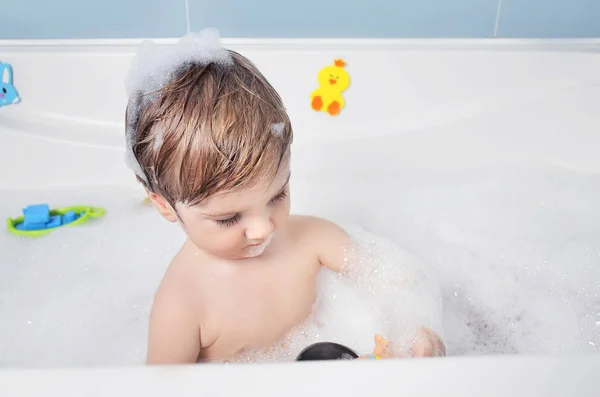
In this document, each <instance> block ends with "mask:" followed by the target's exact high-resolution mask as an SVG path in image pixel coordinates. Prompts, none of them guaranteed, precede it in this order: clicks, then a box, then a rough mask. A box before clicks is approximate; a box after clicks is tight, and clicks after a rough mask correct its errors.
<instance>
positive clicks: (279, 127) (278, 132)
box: [271, 122, 285, 137]
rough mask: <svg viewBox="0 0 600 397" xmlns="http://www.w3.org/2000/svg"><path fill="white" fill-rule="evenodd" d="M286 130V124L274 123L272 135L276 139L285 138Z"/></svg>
mask: <svg viewBox="0 0 600 397" xmlns="http://www.w3.org/2000/svg"><path fill="white" fill-rule="evenodd" d="M284 128H285V124H284V123H283V122H279V123H273V124H271V133H272V134H273V135H275V136H276V137H281V136H283V130H284Z"/></svg>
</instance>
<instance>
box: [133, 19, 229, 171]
mask: <svg viewBox="0 0 600 397" xmlns="http://www.w3.org/2000/svg"><path fill="white" fill-rule="evenodd" d="M211 63H214V64H218V65H222V66H225V67H227V66H231V65H233V58H232V57H231V54H230V53H229V51H228V50H227V49H226V48H224V47H223V45H222V43H221V41H220V39H219V33H218V31H217V30H215V29H205V30H203V31H201V32H199V33H188V34H187V35H185V36H183V37H182V38H181V39H180V40H179V41H178V42H176V43H175V44H170V45H161V44H155V43H153V42H151V41H149V40H146V41H144V42H142V44H141V45H140V46H139V48H138V50H137V52H136V54H135V56H134V58H133V62H132V64H131V67H130V70H129V74H128V76H127V80H126V93H127V96H128V98H129V103H128V107H129V114H128V123H127V124H128V126H129V127H128V130H127V131H126V132H125V134H126V153H125V162H126V164H127V166H128V167H129V168H131V169H132V170H133V172H135V174H136V175H138V176H139V177H140V178H141V179H142V180H144V181H145V182H148V178H147V176H146V175H145V173H144V172H143V170H142V169H141V167H140V165H139V163H138V161H137V160H136V158H135V156H134V154H133V147H132V145H133V142H134V141H135V138H136V136H135V130H136V128H137V125H136V124H137V118H138V117H139V112H140V111H141V109H142V107H144V106H145V105H146V104H147V103H148V102H149V101H153V100H156V98H158V96H159V95H160V94H158V93H157V91H159V90H160V89H161V88H163V87H164V86H165V85H166V84H167V83H169V82H170V81H171V80H172V79H173V78H174V76H175V74H176V73H177V72H178V71H179V70H181V68H182V67H185V66H187V65H190V64H200V65H208V64H211ZM156 149H157V148H156V147H155V150H156Z"/></svg>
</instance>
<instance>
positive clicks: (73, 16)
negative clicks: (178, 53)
mask: <svg viewBox="0 0 600 397" xmlns="http://www.w3.org/2000/svg"><path fill="white" fill-rule="evenodd" d="M215 1H218V0H215ZM185 18H186V14H185V3H184V1H183V0H172V1H171V0H0V39H68V38H117V37H128V38H138V37H179V36H182V35H184V34H185V32H186V23H185Z"/></svg>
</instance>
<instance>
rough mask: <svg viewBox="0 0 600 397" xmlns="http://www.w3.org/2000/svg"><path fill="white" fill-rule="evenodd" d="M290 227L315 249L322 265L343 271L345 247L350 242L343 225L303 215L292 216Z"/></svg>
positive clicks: (296, 235)
mask: <svg viewBox="0 0 600 397" xmlns="http://www.w3.org/2000/svg"><path fill="white" fill-rule="evenodd" d="M290 228H291V229H292V230H293V231H294V232H293V233H295V236H294V237H296V238H297V239H298V240H299V241H303V242H304V243H305V244H306V246H308V247H311V248H312V249H314V250H315V253H316V255H317V256H318V257H319V262H321V264H322V265H324V266H326V267H328V268H331V269H333V270H336V271H341V268H342V264H343V254H344V249H345V248H346V247H347V245H348V243H349V242H350V237H349V235H348V234H347V233H346V231H345V230H344V229H343V228H342V227H340V226H338V225H337V224H336V223H334V222H332V221H330V220H327V219H324V218H319V217H316V216H304V215H302V216H293V217H290Z"/></svg>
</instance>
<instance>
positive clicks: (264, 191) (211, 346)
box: [126, 49, 444, 364]
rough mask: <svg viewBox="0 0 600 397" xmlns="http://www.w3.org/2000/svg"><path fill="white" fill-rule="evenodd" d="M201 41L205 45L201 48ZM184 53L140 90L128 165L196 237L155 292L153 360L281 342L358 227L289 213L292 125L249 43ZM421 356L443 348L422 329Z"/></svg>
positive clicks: (223, 356)
mask: <svg viewBox="0 0 600 397" xmlns="http://www.w3.org/2000/svg"><path fill="white" fill-rule="evenodd" d="M199 51H201V50H199ZM222 51H223V52H224V54H225V58H227V59H228V60H226V61H225V62H222V61H211V60H210V59H209V58H207V59H206V60H204V61H197V62H183V63H182V64H181V65H179V66H178V67H177V68H176V71H175V72H174V73H173V75H172V77H171V78H170V79H169V80H168V81H166V82H165V84H164V85H163V86H161V87H160V88H159V91H158V92H156V93H154V94H153V95H154V96H155V98H154V99H152V100H144V99H143V98H144V96H145V95H148V93H141V94H140V93H138V94H136V95H134V94H131V95H130V103H129V105H128V109H127V117H126V119H127V138H128V150H129V151H130V152H131V153H130V154H131V158H130V159H129V160H130V165H131V167H132V168H133V169H134V171H135V172H136V174H137V178H138V180H139V181H140V182H141V183H142V184H143V185H144V187H145V189H146V192H147V194H148V197H149V198H150V200H151V201H152V203H153V204H154V206H155V207H156V209H157V210H158V212H159V213H160V214H161V215H162V216H163V217H164V218H165V219H167V220H168V221H170V222H178V223H179V224H180V225H181V227H182V228H183V230H184V231H185V233H186V234H187V240H186V242H185V243H184V244H183V246H182V247H181V250H180V251H179V252H178V254H177V255H176V256H175V258H174V259H173V261H172V263H171V264H170V266H169V268H168V270H167V271H166V274H165V275H164V278H163V280H162V282H161V284H160V286H159V288H158V290H157V292H156V295H155V299H154V303H153V306H152V312H151V315H150V327H149V343H148V355H147V363H149V364H169V363H172V364H174V363H195V362H199V361H226V360H229V359H231V358H233V357H235V356H236V355H238V354H239V353H241V352H242V351H244V350H246V349H255V348H261V347H265V346H269V345H271V344H273V343H276V342H277V341H278V340H280V339H281V338H283V337H284V335H285V334H286V333H287V332H288V331H289V330H290V329H292V328H293V327H294V326H296V325H298V324H299V323H301V322H303V321H304V320H305V319H306V318H307V317H308V316H309V315H310V314H311V310H312V308H313V304H314V302H315V299H316V294H317V290H316V289H317V284H316V281H317V276H318V274H319V271H320V269H321V267H322V266H325V267H327V268H329V269H332V270H334V271H336V272H341V271H342V268H343V264H344V248H345V247H346V246H347V245H348V244H349V243H350V239H349V236H348V234H347V233H346V232H345V231H344V230H342V229H341V228H340V227H338V226H336V225H335V224H333V223H331V222H329V221H327V220H324V219H320V218H316V217H310V216H291V215H290V188H289V181H290V176H291V173H290V156H291V152H290V146H291V143H292V136H293V133H292V126H291V124H290V120H289V118H288V115H287V113H286V110H285V108H284V105H283V103H282V100H281V98H280V97H279V95H278V93H277V92H276V91H275V89H274V88H273V87H272V86H271V85H270V84H269V82H268V81H267V79H266V78H265V77H264V76H263V75H262V74H261V73H260V72H259V70H258V69H257V68H256V67H255V66H254V65H253V64H252V63H251V62H250V61H249V60H248V59H246V58H245V57H243V56H241V55H240V54H238V53H236V52H234V51H229V50H226V49H222ZM422 335H423V336H424V338H421V340H419V342H418V343H419V346H418V347H416V348H415V355H423V356H425V355H441V354H443V350H444V349H443V345H442V344H441V341H440V339H439V338H438V337H437V336H436V335H435V334H432V333H431V332H429V331H428V330H427V329H423V334H422Z"/></svg>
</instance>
